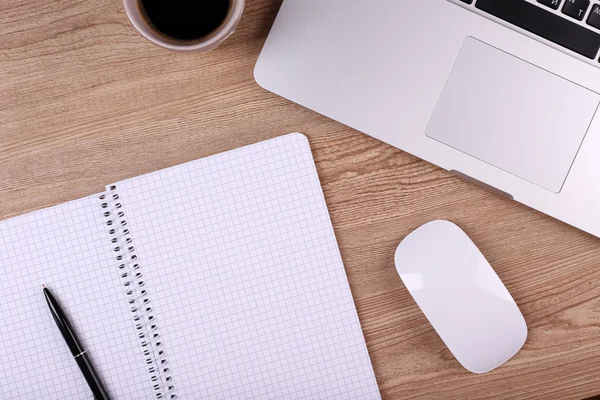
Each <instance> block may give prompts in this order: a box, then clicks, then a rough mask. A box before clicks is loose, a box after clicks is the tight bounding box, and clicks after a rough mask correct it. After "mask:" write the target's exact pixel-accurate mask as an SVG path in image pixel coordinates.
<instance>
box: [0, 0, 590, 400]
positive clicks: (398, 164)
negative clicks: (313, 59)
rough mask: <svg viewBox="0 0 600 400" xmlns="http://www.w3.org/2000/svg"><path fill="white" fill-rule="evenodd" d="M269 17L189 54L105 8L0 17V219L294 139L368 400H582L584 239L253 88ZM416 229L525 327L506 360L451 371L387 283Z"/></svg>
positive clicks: (67, 3)
mask: <svg viewBox="0 0 600 400" xmlns="http://www.w3.org/2000/svg"><path fill="white" fill-rule="evenodd" d="M280 3H281V0H248V1H247V7H246V11H245V14H244V17H243V19H242V22H241V25H240V26H239V28H238V30H237V31H236V32H235V34H234V35H233V36H232V37H231V38H229V39H228V40H227V41H226V43H225V44H224V45H223V46H221V47H220V48H218V49H217V50H215V51H213V52H211V53H208V54H205V55H201V54H194V53H192V54H188V53H175V52H171V51H167V50H163V49H161V48H159V47H156V46H154V45H152V44H151V43H150V42H148V41H146V40H144V39H143V38H142V37H141V36H140V35H138V34H137V33H136V31H135V30H134V29H133V27H132V26H130V24H129V22H128V20H127V17H126V15H125V13H124V11H123V9H122V6H121V3H120V1H119V0H95V1H83V0H38V1H27V0H11V1H8V0H0V219H5V218H9V217H11V216H15V215H17V214H21V213H25V212H28V211H32V210H34V209H39V208H42V207H46V206H50V205H53V204H58V203H61V202H64V201H67V200H72V199H76V198H79V197H82V196H86V195H90V194H93V193H96V192H99V191H101V190H102V189H103V185H105V184H107V183H110V182H114V181H117V180H120V179H124V178H128V177H132V176H135V175H139V174H143V173H146V172H150V171H154V170H157V169H160V168H164V167H168V166H172V165H176V164H179V163H182V162H185V161H189V160H193V159H197V158H200V157H204V156H207V155H210V154H215V153H218V152H221V151H224V150H228V149H232V148H235V147H238V146H241V145H245V144H249V143H254V142H257V141H260V140H263V139H268V138H272V137H275V136H278V135H281V134H285V133H289V132H294V131H300V132H303V133H304V134H306V135H307V136H308V137H309V139H310V141H311V145H312V148H313V152H314V156H315V159H316V162H317V167H318V171H319V174H320V177H321V179H322V183H323V189H324V191H325V196H326V198H327V202H328V205H329V209H330V212H331V217H332V219H333V224H334V227H335V230H336V234H337V236H338V239H339V243H340V247H341V252H342V256H343V258H344V262H345V265H346V269H347V273H348V276H349V279H350V284H351V287H352V290H353V293H354V296H355V300H356V304H357V307H358V311H359V315H360V319H361V322H362V324H363V328H364V333H365V336H366V339H367V344H368V347H369V351H370V354H371V357H372V360H373V363H374V366H375V371H376V375H377V379H378V382H379V386H380V389H381V392H382V394H383V397H384V398H385V399H440V398H444V399H484V398H486V399H581V398H584V397H587V396H592V395H595V394H598V393H600V239H597V238H594V237H592V236H590V235H587V234H585V233H583V232H581V231H578V230H576V229H574V228H572V227H569V226H567V225H565V224H563V223H560V222H558V221H556V220H554V219H552V218H549V217H547V216H544V215H542V214H540V213H539V212H536V211H533V210H531V209H529V208H527V207H525V206H523V205H520V204H518V203H516V202H513V201H510V200H508V199H506V198H503V197H501V196H499V195H497V194H494V193H492V192H489V191H487V190H485V189H482V188H479V187H477V186H475V185H473V184H471V183H468V182H466V181H464V180H461V179H460V178H457V177H455V176H453V175H451V174H450V173H448V172H446V171H444V170H441V169H439V168H437V167H435V166H432V165H430V164H428V163H426V162H424V161H421V160H419V159H417V158H415V157H413V156H411V155H409V154H406V153H403V152H401V151H399V150H397V149H394V148H392V147H390V146H388V145H385V144H383V143H381V142H379V141H377V140H375V139H372V138H370V137H368V136H366V135H363V134H361V133H358V132H356V131H353V130H352V129H349V128H347V127H345V126H342V125H340V124H338V123H335V122H333V121H331V120H329V119H327V118H324V117H322V116H319V115H317V114H315V113H313V112H311V111H309V110H306V109H304V108H302V107H300V106H297V105H295V104H292V103H291V102H289V101H286V100H284V99H282V98H279V97H277V96H275V95H273V94H270V93H268V92H266V91H264V90H263V89H261V88H260V87H259V86H258V85H257V84H256V83H255V82H254V80H253V75H252V72H253V67H254V63H255V61H256V59H257V57H258V54H259V52H260V49H261V46H262V44H263V43H264V40H265V38H266V35H267V33H268V31H269V28H270V26H271V24H272V22H273V19H274V18H275V15H276V13H277V10H278V8H279V6H280ZM434 219H448V220H451V221H453V222H455V223H457V224H458V225H459V226H461V227H462V228H463V229H464V230H465V231H466V232H467V233H468V234H469V235H470V236H471V237H472V239H473V240H474V241H475V243H476V244H477V245H478V246H479V247H480V248H481V250H482V252H483V253H484V254H485V255H486V256H487V258H488V259H489V261H490V262H491V264H492V265H493V266H494V267H495V269H496V271H497V272H498V274H499V276H500V277H501V278H502V279H503V281H504V282H505V284H506V286H507V287H508V289H509V290H510V292H511V293H512V294H513V296H514V297H515V299H516V301H517V303H518V304H519V306H520V308H521V310H522V311H523V313H524V315H525V319H526V320H527V323H528V326H529V337H528V340H527V343H526V345H525V347H524V349H523V350H522V351H521V352H520V353H519V354H518V355H517V356H516V357H514V358H513V359H512V360H510V361H509V362H508V363H507V364H506V365H504V366H502V367H501V368H499V369H497V370H495V371H493V372H491V373H488V374H484V375H474V374H471V373H469V372H467V371H466V370H464V369H463V368H462V367H461V366H460V365H459V364H458V362H457V361H456V360H454V359H453V357H452V356H451V354H450V353H449V352H448V350H447V349H446V348H445V346H444V345H443V343H442V342H441V340H440V339H439V337H438V336H437V335H436V334H435V332H434V331H433V329H432V328H431V326H430V325H429V324H428V323H427V321H426V319H425V317H424V316H423V314H422V313H421V312H420V311H419V309H418V308H417V306H416V305H415V303H414V302H413V301H412V299H411V297H410V295H409V294H408V292H407V290H406V289H405V288H404V286H403V285H402V283H401V281H400V279H399V277H398V275H397V273H396V271H395V268H394V264H393V255H394V250H395V247H396V246H397V245H398V243H399V242H400V240H401V239H402V238H404V237H405V236H406V235H407V234H408V233H409V232H411V231H412V230H413V229H415V228H417V227H418V226H419V225H421V224H423V223H425V222H428V221H431V220H434ZM0 378H1V377H0Z"/></svg>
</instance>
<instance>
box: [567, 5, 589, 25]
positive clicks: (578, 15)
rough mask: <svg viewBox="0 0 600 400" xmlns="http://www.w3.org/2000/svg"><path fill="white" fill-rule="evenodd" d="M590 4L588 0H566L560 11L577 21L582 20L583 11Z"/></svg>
mask: <svg viewBox="0 0 600 400" xmlns="http://www.w3.org/2000/svg"><path fill="white" fill-rule="evenodd" d="M589 6H590V0H567V1H565V5H564V6H563V8H562V12H563V14H565V15H568V16H569V17H571V18H575V19H576V20H578V21H583V17H585V13H586V12H587V9H588V8H589Z"/></svg>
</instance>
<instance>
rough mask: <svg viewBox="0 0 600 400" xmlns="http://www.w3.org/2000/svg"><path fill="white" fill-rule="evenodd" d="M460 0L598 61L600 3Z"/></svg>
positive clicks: (536, 0)
mask: <svg viewBox="0 0 600 400" xmlns="http://www.w3.org/2000/svg"><path fill="white" fill-rule="evenodd" d="M460 1H462V2H463V3H466V4H468V5H471V6H472V7H473V6H474V7H475V8H477V9H478V10H480V11H482V12H483V13H485V14H489V15H491V16H494V17H496V18H499V19H501V20H503V21H505V22H507V23H509V24H512V25H515V26H517V27H519V28H521V29H524V30H526V31H528V32H530V33H532V34H534V35H537V36H540V37H541V38H544V39H546V40H549V41H551V42H553V43H555V44H557V45H559V46H562V47H564V48H566V49H568V50H570V51H573V52H575V53H577V54H579V55H582V56H584V57H586V58H589V59H591V60H598V52H599V50H600V2H593V1H591V0H535V1H533V0H532V1H531V2H529V1H526V0H460ZM598 61H600V60H598Z"/></svg>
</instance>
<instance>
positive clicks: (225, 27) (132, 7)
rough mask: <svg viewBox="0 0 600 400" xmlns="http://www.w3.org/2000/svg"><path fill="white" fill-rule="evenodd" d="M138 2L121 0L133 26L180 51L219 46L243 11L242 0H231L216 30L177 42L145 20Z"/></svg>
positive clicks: (203, 49)
mask: <svg viewBox="0 0 600 400" xmlns="http://www.w3.org/2000/svg"><path fill="white" fill-rule="evenodd" d="M140 2H141V0H123V6H124V8H125V13H126V14H127V17H128V18H129V21H130V22H131V24H132V25H133V26H134V28H135V29H136V30H137V31H138V32H139V33H140V34H141V35H142V36H144V37H145V38H146V39H148V40H150V41H151V42H153V43H154V44H156V45H158V46H160V47H164V48H167V49H171V50H180V51H194V50H200V51H209V50H212V49H214V48H215V47H217V46H219V45H220V44H221V43H222V42H223V41H224V40H225V39H227V37H229V35H231V34H232V33H233V31H234V30H235V27H236V26H237V24H238V22H239V21H240V19H241V17H242V13H243V11H244V0H231V2H232V3H233V5H232V7H231V10H230V11H229V15H228V16H227V19H226V20H225V22H224V23H222V24H221V26H220V27H218V28H217V30H215V31H214V32H212V33H211V34H210V35H209V36H207V37H205V38H201V39H200V40H198V41H194V42H191V43H186V42H184V41H181V42H177V41H176V39H174V40H173V41H171V40H168V39H167V38H166V37H165V36H163V35H161V34H160V33H158V32H157V31H156V29H154V28H153V27H152V26H151V25H150V24H149V23H148V22H147V21H146V18H145V17H144V16H143V15H141V11H140V7H139V6H138V4H139V3H140Z"/></svg>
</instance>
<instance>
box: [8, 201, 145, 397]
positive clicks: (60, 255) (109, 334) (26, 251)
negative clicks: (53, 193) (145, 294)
mask: <svg viewBox="0 0 600 400" xmlns="http://www.w3.org/2000/svg"><path fill="white" fill-rule="evenodd" d="M0 255H1V258H0V266H1V268H0V273H1V274H2V276H1V278H0V357H1V360H2V362H1V363H0V398H2V399H7V400H8V399H18V400H29V399H90V398H91V392H90V390H89V387H88V386H87V384H86V382H85V380H84V379H83V376H82V374H81V371H80V370H79V369H78V367H77V364H76V363H75V361H74V360H73V357H72V356H71V354H70V352H69V349H68V348H67V345H66V343H65V341H64V339H63V338H62V336H61V335H60V333H59V330H58V328H57V326H56V323H55V322H54V320H53V319H52V316H51V314H50V311H49V309H48V305H47V304H46V301H45V300H44V296H43V294H42V284H46V285H47V286H48V287H49V288H50V289H52V291H53V293H54V295H55V296H56V297H57V299H58V300H59V301H60V302H61V305H62V306H63V308H64V309H65V312H66V313H67V314H68V315H69V318H70V320H71V322H72V324H73V325H74V328H75V330H76V331H77V333H78V336H79V337H80V339H81V341H82V343H83V345H84V347H85V348H86V350H87V352H88V354H89V355H90V357H91V359H92V362H93V363H94V364H95V366H96V369H97V370H98V373H99V374H100V376H101V378H102V379H103V382H104V383H105V385H106V386H107V390H108V391H109V393H110V394H111V395H112V396H113V397H114V398H117V399H119V398H121V399H148V398H151V396H152V390H151V388H150V385H149V384H148V379H147V374H146V373H145V370H144V364H143V360H142V359H141V357H140V351H139V345H138V343H137V340H136V338H135V329H134V328H133V325H132V323H131V320H130V317H129V313H128V311H127V304H126V302H125V297H124V295H123V293H122V292H123V291H122V287H121V283H120V280H119V277H118V273H117V271H116V270H115V261H114V258H113V256H112V252H111V250H110V247H109V242H108V235H107V233H106V232H105V226H104V224H103V220H102V214H101V210H100V205H99V202H98V198H97V196H92V197H88V198H84V199H81V200H76V201H73V202H70V203H65V204H62V205H60V206H56V207H52V208H48V209H45V210H42V211H38V212H35V213H32V214H28V215H24V216H21V217H17V218H13V219H10V220H7V221H4V222H1V223H0Z"/></svg>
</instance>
